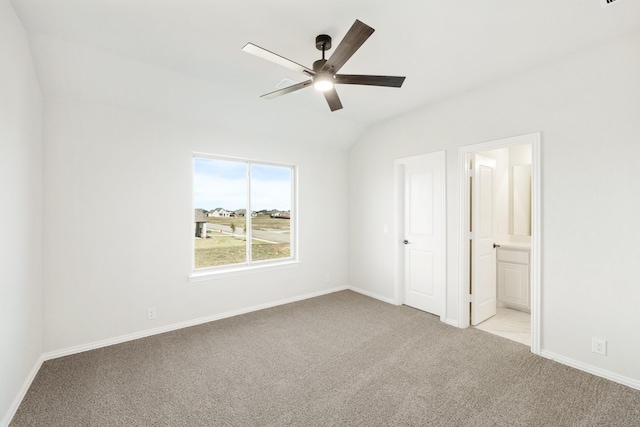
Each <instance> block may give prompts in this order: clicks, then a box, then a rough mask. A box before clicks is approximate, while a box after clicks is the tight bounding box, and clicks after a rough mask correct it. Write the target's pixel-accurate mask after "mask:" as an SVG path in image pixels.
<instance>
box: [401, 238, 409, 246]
mask: <svg viewBox="0 0 640 427" xmlns="http://www.w3.org/2000/svg"><path fill="white" fill-rule="evenodd" d="M402 243H404V244H405V245H410V244H411V242H409V241H408V240H407V239H404V240H403V241H402Z"/></svg>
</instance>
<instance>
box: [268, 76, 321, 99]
mask: <svg viewBox="0 0 640 427" xmlns="http://www.w3.org/2000/svg"><path fill="white" fill-rule="evenodd" d="M310 85H311V80H306V81H304V82H302V83H298V84H297V85H292V86H287V87H285V88H283V89H278V90H276V91H275V92H270V93H267V94H265V95H262V96H261V97H260V98H266V99H271V98H276V97H278V96H280V95H286V94H287V93H291V92H295V91H297V90H300V89H304V88H305V87H307V86H310Z"/></svg>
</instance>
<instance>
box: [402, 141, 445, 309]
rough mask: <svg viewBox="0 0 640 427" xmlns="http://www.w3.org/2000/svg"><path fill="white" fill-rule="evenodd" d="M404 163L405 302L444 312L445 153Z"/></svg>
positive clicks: (413, 305) (421, 307)
mask: <svg viewBox="0 0 640 427" xmlns="http://www.w3.org/2000/svg"><path fill="white" fill-rule="evenodd" d="M402 163H403V164H404V189H405V191H404V303H405V304H406V305H409V306H411V307H415V308H417V309H420V310H423V311H427V312H429V313H432V314H436V315H440V314H441V313H442V298H441V295H442V292H443V283H442V282H443V278H444V262H443V260H444V253H443V252H444V249H443V242H444V240H443V238H444V194H445V193H444V184H445V182H444V167H445V156H444V151H441V152H437V153H432V154H428V155H425V156H419V157H415V158H410V159H406V160H405V161H403V162H402Z"/></svg>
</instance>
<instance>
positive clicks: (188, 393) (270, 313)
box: [10, 291, 640, 427]
mask: <svg viewBox="0 0 640 427" xmlns="http://www.w3.org/2000/svg"><path fill="white" fill-rule="evenodd" d="M10 425H11V426H12V427H18V426H65V427H72V426H176V427H180V426H190V427H192V426H238V427H240V426H640V391H638V390H634V389H631V388H628V387H625V386H622V385H620V384H616V383H614V382H611V381H608V380H606V379H603V378H599V377H596V376H593V375H591V374H588V373H585V372H581V371H578V370H575V369H572V368H569V367H567V366H564V365H561V364H558V363H555V362H553V361H550V360H547V359H544V358H541V357H538V356H535V355H533V354H531V352H530V351H529V348H528V347H527V346H525V345H522V344H518V343H515V342H512V341H508V340H506V339H504V338H500V337H497V336H493V335H490V334H487V333H485V332H483V331H480V330H476V329H473V328H469V329H458V328H454V327H451V326H448V325H446V324H443V323H442V322H440V321H439V319H438V318H437V317H435V316H432V315H429V314H427V313H424V312H421V311H418V310H414V309H412V308H409V307H405V306H400V307H396V306H393V305H389V304H386V303H382V302H379V301H377V300H374V299H371V298H368V297H365V296H362V295H360V294H356V293H354V292H351V291H343V292H338V293H334V294H330V295H326V296H322V297H318V298H313V299H309V300H305V301H301V302H296V303H293V304H287V305H283V306H279V307H274V308H270V309H266V310H262V311H259V312H254V313H250V314H245V315H242V316H237V317H232V318H229V319H224V320H219V321H216V322H211V323H207V324H203V325H199V326H194V327H190V328H186V329H182V330H179V331H174V332H168V333H164V334H161V335H156V336H152V337H148V338H144V339H139V340H136V341H131V342H127V343H123V344H118V345H114V346H110V347H107V348H101V349H97V350H92V351H87V352H84V353H80V354H76V355H72V356H67V357H62V358H59V359H55V360H50V361H47V362H45V363H44V364H43V366H42V368H41V370H40V372H39V373H38V374H37V376H36V378H35V380H34V381H33V384H32V386H31V388H30V389H29V391H28V393H27V395H26V397H25V399H24V401H23V402H22V404H21V406H20V408H19V409H18V412H17V413H16V415H15V417H14V419H13V421H12V422H11V424H10Z"/></svg>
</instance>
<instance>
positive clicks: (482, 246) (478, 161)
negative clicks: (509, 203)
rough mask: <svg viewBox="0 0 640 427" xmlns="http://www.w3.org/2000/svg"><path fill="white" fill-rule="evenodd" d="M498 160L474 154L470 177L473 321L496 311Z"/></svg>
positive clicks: (484, 318) (481, 319)
mask: <svg viewBox="0 0 640 427" xmlns="http://www.w3.org/2000/svg"><path fill="white" fill-rule="evenodd" d="M495 168H496V161H495V160H494V159H490V158H488V157H484V156H481V155H479V154H475V155H474V156H473V159H472V170H473V174H472V180H471V198H472V201H471V231H472V233H473V234H472V239H471V294H472V296H473V297H472V302H471V324H472V325H474V326H475V325H477V324H479V323H481V322H483V321H485V320H487V319H488V318H490V317H491V316H494V315H495V314H496V253H495V249H494V247H493V243H494V242H493V189H494V183H493V180H494V171H495Z"/></svg>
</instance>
